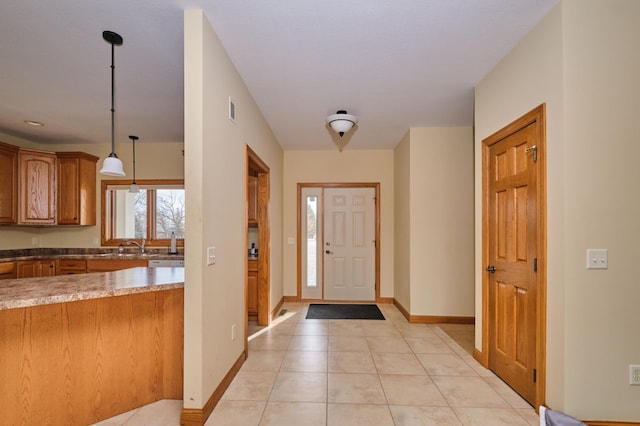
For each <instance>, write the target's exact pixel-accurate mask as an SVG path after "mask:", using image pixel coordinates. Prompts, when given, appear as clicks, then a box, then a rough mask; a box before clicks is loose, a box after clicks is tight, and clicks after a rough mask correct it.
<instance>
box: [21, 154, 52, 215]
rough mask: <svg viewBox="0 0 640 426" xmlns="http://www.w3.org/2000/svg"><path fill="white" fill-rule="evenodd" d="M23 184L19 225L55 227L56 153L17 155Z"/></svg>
mask: <svg viewBox="0 0 640 426" xmlns="http://www.w3.org/2000/svg"><path fill="white" fill-rule="evenodd" d="M18 161H19V167H18V168H19V170H20V180H19V184H18V188H19V194H20V197H19V200H20V203H19V206H18V217H19V223H23V224H39V225H52V224H55V223H56V212H55V208H56V197H55V195H56V191H55V183H56V156H55V154H54V153H50V152H45V151H36V150H26V149H25V150H23V149H21V150H20V151H19V154H18Z"/></svg>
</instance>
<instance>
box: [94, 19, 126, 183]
mask: <svg viewBox="0 0 640 426" xmlns="http://www.w3.org/2000/svg"><path fill="white" fill-rule="evenodd" d="M102 38H103V39H105V41H107V42H108V43H109V44H111V153H110V154H109V156H108V157H107V158H105V159H104V162H103V163H102V169H101V170H100V173H101V174H103V175H107V176H126V175H125V173H124V167H123V166H122V161H121V160H120V159H119V158H118V156H117V155H116V149H115V112H116V110H115V108H114V101H113V100H114V92H115V82H114V80H115V68H116V67H115V65H114V56H115V55H114V53H115V46H116V45H117V46H121V45H122V37H121V36H120V35H119V34H116V33H114V32H113V31H104V32H103V33H102Z"/></svg>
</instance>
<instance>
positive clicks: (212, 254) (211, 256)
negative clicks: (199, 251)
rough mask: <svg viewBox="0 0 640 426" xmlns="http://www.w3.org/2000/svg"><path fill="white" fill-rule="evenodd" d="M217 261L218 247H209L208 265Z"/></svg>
mask: <svg viewBox="0 0 640 426" xmlns="http://www.w3.org/2000/svg"><path fill="white" fill-rule="evenodd" d="M215 263H216V248H215V247H207V265H214V264H215Z"/></svg>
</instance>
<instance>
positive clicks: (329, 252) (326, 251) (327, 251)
mask: <svg viewBox="0 0 640 426" xmlns="http://www.w3.org/2000/svg"><path fill="white" fill-rule="evenodd" d="M324 252H325V253H327V254H333V252H332V251H331V250H325V251H324Z"/></svg>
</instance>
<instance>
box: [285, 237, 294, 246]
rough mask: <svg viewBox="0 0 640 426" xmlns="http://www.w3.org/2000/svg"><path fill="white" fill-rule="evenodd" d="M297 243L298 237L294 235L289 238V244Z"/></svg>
mask: <svg viewBox="0 0 640 426" xmlns="http://www.w3.org/2000/svg"><path fill="white" fill-rule="evenodd" d="M295 243H296V239H295V238H294V237H289V238H287V244H290V245H291V244H295Z"/></svg>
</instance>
